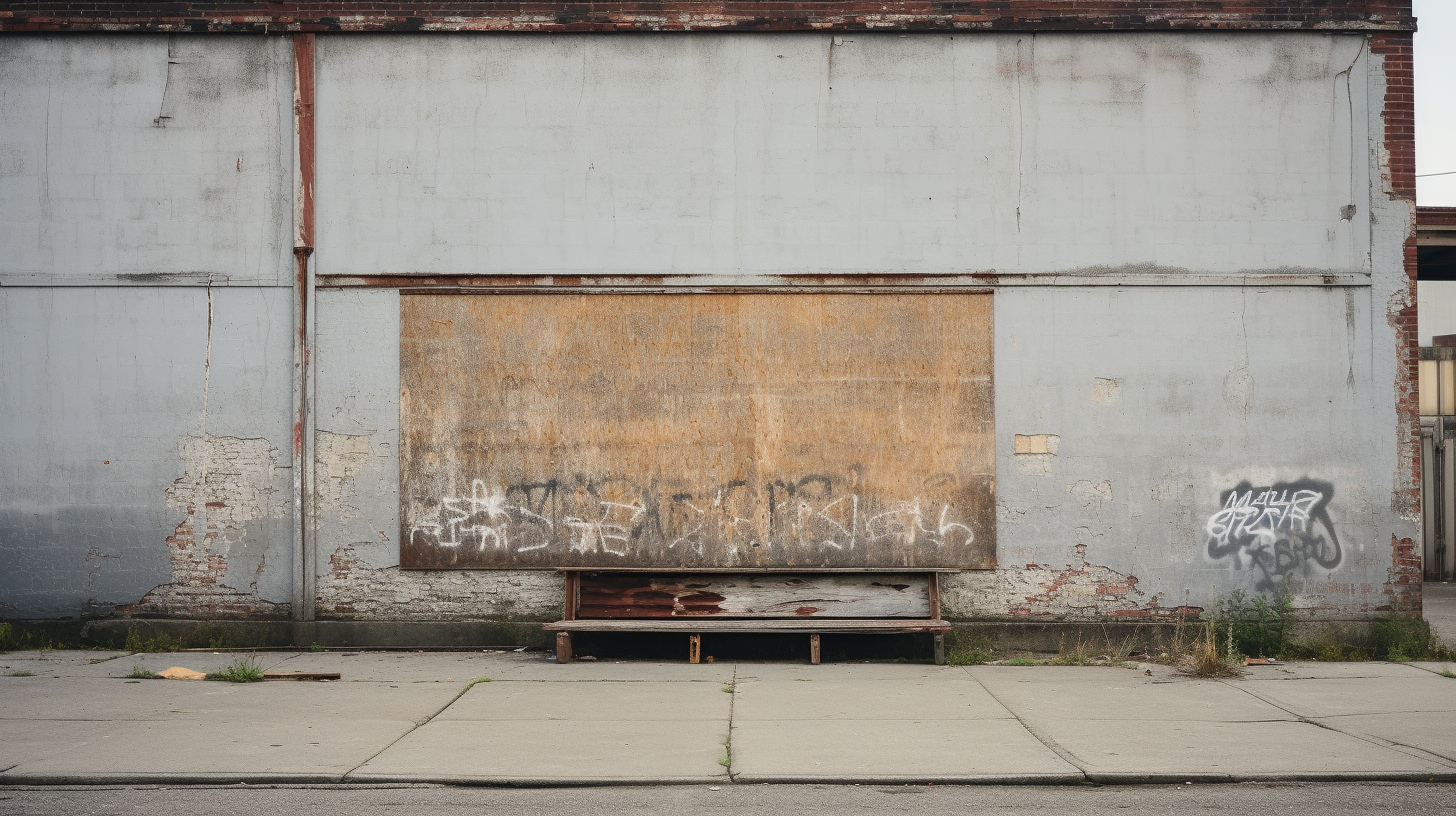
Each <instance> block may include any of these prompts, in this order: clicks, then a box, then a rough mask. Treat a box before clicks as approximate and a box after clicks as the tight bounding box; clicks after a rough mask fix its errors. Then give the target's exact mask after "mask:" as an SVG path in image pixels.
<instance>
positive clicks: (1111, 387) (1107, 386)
mask: <svg viewBox="0 0 1456 816" xmlns="http://www.w3.org/2000/svg"><path fill="white" fill-rule="evenodd" d="M1121 387H1122V380H1119V379H1116V378H1113V377H1094V378H1093V379H1092V401H1093V402H1100V403H1102V404H1103V405H1109V404H1111V403H1114V402H1117V389H1119V388H1121Z"/></svg>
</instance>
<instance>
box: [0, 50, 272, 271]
mask: <svg viewBox="0 0 1456 816" xmlns="http://www.w3.org/2000/svg"><path fill="white" fill-rule="evenodd" d="M292 60H293V53H292V46H291V43H290V42H289V41H288V40H286V39H281V38H266V39H265V38H261V37H221V36H219V37H186V36H170V37H168V36H153V37H148V36H108V35H68V36H65V37H5V38H3V39H0V285H5V286H13V285H19V284H41V285H64V284H82V285H85V284H117V283H122V284H126V283H133V284H170V283H198V282H201V283H208V282H212V283H215V284H223V283H234V284H238V283H250V284H281V285H287V284H288V283H289V282H290V281H291V280H292V249H293V232H292V231H293V202H292V195H293V193H292V191H293V182H292V166H293V159H292V156H293V153H292V151H293V141H292V139H293V135H292V133H293V125H292V119H291V115H292V114H291V112H290V109H291V106H292V94H293V62H292Z"/></svg>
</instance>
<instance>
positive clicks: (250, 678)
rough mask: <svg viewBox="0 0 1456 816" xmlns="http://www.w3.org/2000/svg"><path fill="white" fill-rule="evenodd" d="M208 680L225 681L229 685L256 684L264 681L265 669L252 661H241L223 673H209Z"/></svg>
mask: <svg viewBox="0 0 1456 816" xmlns="http://www.w3.org/2000/svg"><path fill="white" fill-rule="evenodd" d="M206 679H208V680H225V681H227V682H229V683H256V682H258V681H259V680H262V679H263V669H262V668H260V667H259V666H258V664H257V663H254V662H253V661H252V660H251V659H248V660H239V661H237V662H236V663H234V664H232V665H231V666H228V667H227V668H226V669H223V670H222V671H215V672H208V673H207V678H206Z"/></svg>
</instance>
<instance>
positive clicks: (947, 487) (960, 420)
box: [400, 292, 995, 569]
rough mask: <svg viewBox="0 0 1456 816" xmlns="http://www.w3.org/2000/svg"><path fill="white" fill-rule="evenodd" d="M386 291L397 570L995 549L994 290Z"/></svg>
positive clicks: (967, 555)
mask: <svg viewBox="0 0 1456 816" xmlns="http://www.w3.org/2000/svg"><path fill="white" fill-rule="evenodd" d="M400 303H401V306H400V309H401V326H402V328H401V340H400V366H401V395H400V396H401V402H400V421H401V473H400V477H401V490H400V502H401V519H402V521H401V552H400V558H401V566H403V567H405V568H416V569H442V568H552V567H563V566H572V567H584V568H590V567H599V568H600V567H606V568H620V567H653V566H668V567H705V568H715V567H716V568H737V569H763V568H775V567H795V568H814V569H822V568H855V567H879V568H881V569H885V568H889V569H895V568H901V569H903V568H907V567H944V568H975V569H983V568H990V567H993V566H994V565H995V501H994V471H995V442H994V437H993V430H994V429H993V400H992V381H991V375H992V365H991V363H992V360H991V344H992V332H991V299H990V296H989V295H985V294H969V293H941V294H927V293H897V294H847V293H828V292H825V293H799V294H723V293H698V294H657V295H646V294H591V295H565V294H561V295H555V294H532V295H511V296H493V295H465V294H454V295H437V294H417V295H404V296H402V297H401V298H400Z"/></svg>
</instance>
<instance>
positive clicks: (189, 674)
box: [157, 666, 207, 680]
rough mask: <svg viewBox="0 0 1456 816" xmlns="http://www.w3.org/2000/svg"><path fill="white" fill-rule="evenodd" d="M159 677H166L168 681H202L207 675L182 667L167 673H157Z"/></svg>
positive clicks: (173, 668) (175, 667)
mask: <svg viewBox="0 0 1456 816" xmlns="http://www.w3.org/2000/svg"><path fill="white" fill-rule="evenodd" d="M157 676H158V677H165V678H167V679H168V680H201V679H203V678H204V677H206V676H207V675H206V674H204V673H202V672H200V671H193V670H191V669H186V668H183V667H181V666H173V667H171V668H169V669H167V670H166V671H159V672H157Z"/></svg>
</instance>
